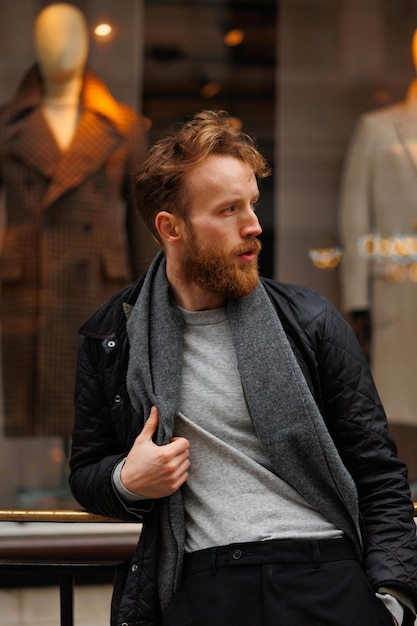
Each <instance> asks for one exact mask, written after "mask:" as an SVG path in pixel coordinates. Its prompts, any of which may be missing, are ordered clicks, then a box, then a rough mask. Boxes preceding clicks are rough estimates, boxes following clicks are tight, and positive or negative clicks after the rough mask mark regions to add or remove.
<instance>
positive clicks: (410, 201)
mask: <svg viewBox="0 0 417 626" xmlns="http://www.w3.org/2000/svg"><path fill="white" fill-rule="evenodd" d="M410 48H411V54H412V58H413V62H414V66H415V68H416V72H417V30H416V31H415V32H414V35H413V38H412V41H411V46H410ZM416 121H417V80H413V81H412V82H411V84H410V85H409V88H408V91H407V96H406V98H405V99H404V100H403V101H401V102H398V103H394V104H391V105H389V106H387V107H382V108H379V109H377V110H375V111H368V112H365V113H364V114H363V115H361V117H360V119H359V120H358V123H357V126H356V129H355V132H354V134H353V137H352V139H351V142H350V146H349V150H348V153H347V158H346V164H345V169H344V172H343V177H342V187H341V198H340V199H341V202H340V237H341V242H342V243H343V245H344V248H345V255H344V259H343V262H342V264H341V266H340V270H341V273H340V276H341V287H342V288H341V300H342V302H341V308H342V309H343V311H344V312H345V313H346V315H347V317H348V319H349V321H350V322H351V324H352V326H353V327H354V329H355V331H356V334H357V336H358V339H359V341H360V343H361V344H362V347H363V348H364V349H365V351H366V353H367V354H368V356H369V360H370V362H371V366H372V370H373V374H374V378H375V381H376V383H377V388H378V391H379V393H380V396H381V399H382V403H383V405H384V408H385V410H386V412H387V416H388V420H389V422H390V429H391V432H392V433H393V435H394V437H395V439H396V441H397V445H398V450H399V455H400V456H401V457H402V458H403V460H405V461H406V463H407V465H408V469H409V477H410V479H411V480H412V481H415V480H416V479H417V455H416V449H417V411H416V407H417V389H416V386H415V378H416V376H417V361H416V359H415V354H416V351H417V341H416V333H415V327H416V324H417V285H416V283H415V282H413V280H412V278H413V275H412V274H411V270H409V269H408V268H411V267H412V257H411V258H410V259H404V260H403V265H402V269H403V270H404V271H405V272H409V273H408V274H407V276H408V277H407V278H406V279H404V280H398V281H394V282H390V280H389V275H388V274H387V273H386V270H387V269H389V267H390V263H391V260H390V259H388V258H387V259H385V258H384V257H382V259H379V258H375V259H374V260H372V261H369V260H367V259H366V258H362V257H361V255H360V254H359V253H358V249H357V243H358V239H359V237H361V236H362V235H365V234H367V233H373V234H375V235H379V236H380V237H381V238H383V239H385V238H387V237H389V236H395V235H397V234H406V233H412V234H414V235H415V234H416V232H417V209H416V206H417V205H416V201H415V198H416V196H417V150H416V145H417V144H416V139H417V132H416V128H417V127H416ZM392 264H393V266H394V267H395V264H396V261H395V258H394V259H393V260H392Z"/></svg>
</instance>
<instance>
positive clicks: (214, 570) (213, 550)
mask: <svg viewBox="0 0 417 626" xmlns="http://www.w3.org/2000/svg"><path fill="white" fill-rule="evenodd" d="M216 556H217V550H216V548H211V550H210V569H211V575H212V576H215V575H216V574H217V563H216V560H217V559H216Z"/></svg>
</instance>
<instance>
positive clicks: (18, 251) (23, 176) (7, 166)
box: [0, 66, 155, 437]
mask: <svg viewBox="0 0 417 626" xmlns="http://www.w3.org/2000/svg"><path fill="white" fill-rule="evenodd" d="M41 97H42V82H41V76H40V73H39V69H38V68H37V67H36V66H35V67H33V68H32V69H31V70H30V71H29V72H28V74H27V75H26V77H25V78H24V80H23V82H22V84H21V86H20V87H19V89H18V91H17V93H16V95H15V97H14V98H13V99H12V100H11V101H10V102H9V103H8V104H6V105H5V106H4V107H3V108H2V109H1V111H0V182H1V184H2V186H3V188H4V190H5V203H6V220H7V223H6V227H5V232H4V236H3V243H2V247H1V250H0V281H1V303H0V315H1V327H2V358H3V388H4V407H5V434H6V435H7V436H23V435H24V436H28V435H58V436H64V437H66V436H68V435H69V434H70V433H71V430H72V425H73V385H74V374H75V372H74V370H75V366H76V353H77V348H78V336H77V330H78V327H79V326H80V325H81V323H82V322H83V321H85V319H86V318H87V317H89V315H90V314H91V313H93V312H94V311H95V310H96V308H97V307H98V306H99V305H100V304H101V303H103V302H104V301H105V300H106V299H107V298H108V297H109V296H110V295H112V294H113V293H114V292H116V291H118V290H119V289H120V288H121V287H122V286H123V285H125V284H127V283H128V282H129V281H130V280H131V279H132V278H133V277H134V276H135V275H139V274H140V273H142V271H143V270H145V269H146V267H147V265H148V263H149V261H150V259H151V258H152V257H153V256H154V253H155V246H154V244H153V242H152V240H151V237H150V235H149V234H148V232H147V229H146V228H145V226H144V225H143V224H142V223H141V222H140V220H139V217H138V215H137V213H136V211H135V209H134V207H133V203H132V201H131V198H130V176H131V173H132V170H134V167H135V165H136V164H137V163H139V162H140V161H141V160H142V159H143V157H144V155H145V152H146V149H147V127H148V124H147V120H146V119H145V118H143V117H140V116H139V115H138V114H137V113H135V112H134V111H133V110H132V109H130V108H128V107H126V106H125V105H122V104H120V103H118V102H116V101H115V100H114V99H113V97H112V96H111V94H110V93H109V91H108V90H107V88H106V87H105V86H104V85H103V84H102V83H101V82H100V81H99V80H98V79H97V78H96V77H94V76H93V75H92V74H91V73H89V72H87V73H86V75H85V78H84V86H83V93H82V111H81V115H80V120H79V123H78V126H77V130H76V134H75V136H74V140H73V142H72V144H71V146H70V147H69V149H68V150H67V151H65V152H63V153H62V152H60V150H59V148H58V146H57V144H56V142H55V139H54V137H53V135H52V133H51V132H50V130H49V127H48V126H47V124H46V122H45V119H44V117H43V115H42V112H41Z"/></svg>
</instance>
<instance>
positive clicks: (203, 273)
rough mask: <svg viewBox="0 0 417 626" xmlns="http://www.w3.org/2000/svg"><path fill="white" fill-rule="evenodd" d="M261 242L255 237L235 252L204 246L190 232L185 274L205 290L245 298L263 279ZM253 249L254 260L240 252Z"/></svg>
mask: <svg viewBox="0 0 417 626" xmlns="http://www.w3.org/2000/svg"><path fill="white" fill-rule="evenodd" d="M261 247H262V246H261V242H260V241H259V239H256V237H251V238H250V239H248V240H247V241H245V243H244V244H242V245H240V246H238V247H236V248H235V249H234V250H232V251H231V252H224V251H223V250H221V249H220V248H218V247H216V246H210V247H208V246H207V247H204V246H201V245H200V244H199V243H198V241H197V238H196V236H195V234H194V232H193V231H192V230H191V231H189V240H188V249H187V251H186V254H185V257H184V260H183V264H182V277H183V278H184V280H185V281H186V282H187V283H194V284H196V285H198V286H199V287H201V289H203V290H204V291H207V292H209V293H212V294H215V295H218V296H221V297H223V298H241V297H243V296H248V295H249V294H250V293H252V291H253V290H254V289H256V287H257V285H258V282H259V266H258V256H259V253H260V251H261ZM248 250H253V251H254V254H255V258H254V260H253V261H252V262H247V261H246V262H244V261H242V260H241V259H240V258H239V255H240V254H243V253H245V252H247V251H248Z"/></svg>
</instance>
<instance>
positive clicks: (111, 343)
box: [107, 339, 116, 348]
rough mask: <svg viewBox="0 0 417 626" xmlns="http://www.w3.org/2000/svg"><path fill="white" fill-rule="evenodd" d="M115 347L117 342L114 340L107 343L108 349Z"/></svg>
mask: <svg viewBox="0 0 417 626" xmlns="http://www.w3.org/2000/svg"><path fill="white" fill-rule="evenodd" d="M115 345H116V342H115V341H113V339H110V340H109V341H108V342H107V347H108V348H114V346H115Z"/></svg>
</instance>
